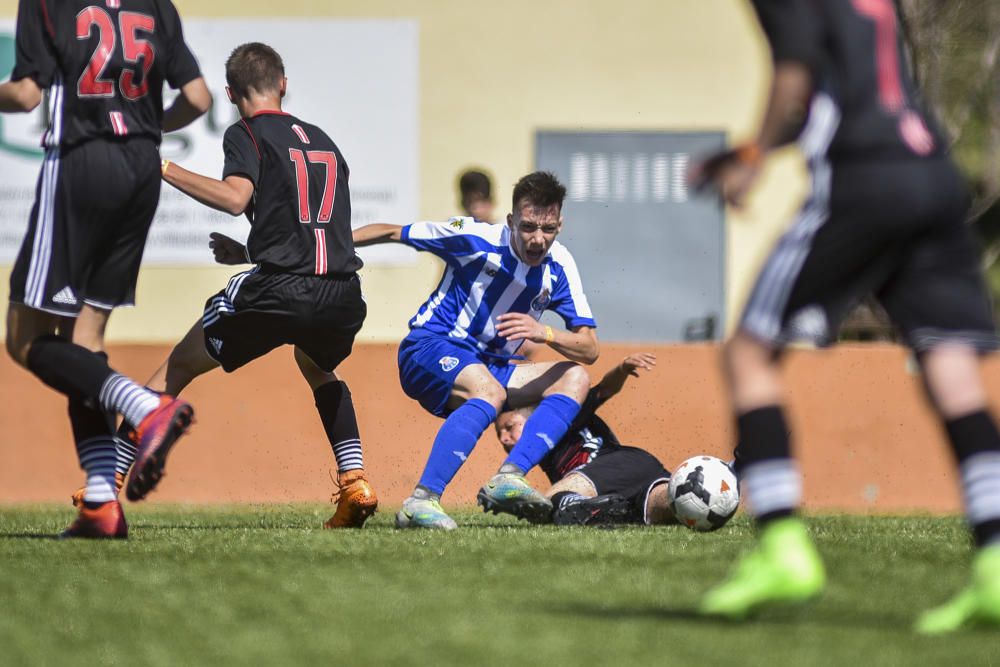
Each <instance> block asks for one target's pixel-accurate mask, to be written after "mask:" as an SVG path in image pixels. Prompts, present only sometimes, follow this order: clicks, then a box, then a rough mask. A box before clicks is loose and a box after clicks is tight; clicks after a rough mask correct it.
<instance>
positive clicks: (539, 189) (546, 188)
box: [512, 171, 566, 210]
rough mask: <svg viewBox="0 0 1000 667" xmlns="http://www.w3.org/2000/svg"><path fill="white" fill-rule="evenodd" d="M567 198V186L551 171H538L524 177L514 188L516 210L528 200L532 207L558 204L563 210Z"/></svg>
mask: <svg viewBox="0 0 1000 667" xmlns="http://www.w3.org/2000/svg"><path fill="white" fill-rule="evenodd" d="M565 198H566V186H565V185H563V184H562V183H560V182H559V179H558V178H556V176H555V174H553V173H552V172H549V171H536V172H534V173H531V174H528V175H527V176H523V177H522V178H521V180H519V181H518V182H517V185H515V186H514V208H513V209H512V210H517V205H518V203H519V202H520V201H521V200H522V199H527V200H528V203H530V204H531V205H532V206H539V207H542V208H545V207H548V206H552V205H553V204H556V205H558V206H559V208H560V209H562V204H563V199H565Z"/></svg>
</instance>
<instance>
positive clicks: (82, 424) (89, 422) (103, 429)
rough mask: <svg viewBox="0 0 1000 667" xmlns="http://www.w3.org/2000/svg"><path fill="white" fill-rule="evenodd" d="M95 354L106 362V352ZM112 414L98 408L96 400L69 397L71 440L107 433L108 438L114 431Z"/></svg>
mask: <svg viewBox="0 0 1000 667" xmlns="http://www.w3.org/2000/svg"><path fill="white" fill-rule="evenodd" d="M94 354H96V355H97V356H99V357H100V358H101V359H103V360H104V362H105V363H107V360H108V355H107V353H106V352H95V353H94ZM112 420H113V415H109V414H108V413H106V412H104V410H102V409H101V408H100V405H99V404H97V401H92V400H85V399H82V398H80V397H78V396H74V397H71V398H70V399H69V423H70V425H71V426H72V427H73V440H74V442H76V444H78V445H79V444H80V443H81V442H85V441H87V440H90V439H91V438H96V437H98V436H101V435H107V436H108V437H109V438H110V437H111V434H112V433H114V421H112Z"/></svg>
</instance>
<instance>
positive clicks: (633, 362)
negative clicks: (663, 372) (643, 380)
mask: <svg viewBox="0 0 1000 667" xmlns="http://www.w3.org/2000/svg"><path fill="white" fill-rule="evenodd" d="M654 366H656V355H655V354H652V353H650V352H637V353H635V354H630V355H628V356H627V357H625V360H624V361H622V370H623V371H625V372H626V373H628V374H629V375H631V376H632V377H639V369H640V368H641V369H642V370H644V371H651V370H653V367H654Z"/></svg>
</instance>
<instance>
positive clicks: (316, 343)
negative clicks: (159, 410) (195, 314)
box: [130, 42, 377, 528]
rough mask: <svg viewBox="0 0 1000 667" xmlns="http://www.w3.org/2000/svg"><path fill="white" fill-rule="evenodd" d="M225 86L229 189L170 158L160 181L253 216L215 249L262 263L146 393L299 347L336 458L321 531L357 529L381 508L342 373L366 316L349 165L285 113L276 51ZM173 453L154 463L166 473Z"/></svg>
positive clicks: (254, 54) (241, 56) (214, 303)
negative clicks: (233, 111)
mask: <svg viewBox="0 0 1000 667" xmlns="http://www.w3.org/2000/svg"><path fill="white" fill-rule="evenodd" d="M226 83H227V84H228V85H227V86H226V93H227V94H228V95H229V99H230V101H232V103H233V104H235V105H236V108H237V109H238V110H239V112H240V120H239V121H237V122H236V123H234V124H233V125H232V126H231V127H230V128H229V129H228V130H226V134H225V137H224V138H223V150H224V152H225V156H226V160H225V166H224V168H223V176H222V180H217V179H214V178H210V177H207V176H202V175H199V174H195V173H193V172H191V171H188V170H186V169H184V168H183V167H180V166H179V165H176V164H173V163H171V162H168V161H164V163H163V167H162V170H163V179H164V180H165V181H166V182H167V183H170V184H171V185H173V186H174V187H176V188H177V189H179V190H181V191H182V192H184V193H185V194H188V195H190V196H191V197H193V198H194V199H197V200H198V201H200V202H201V203H203V204H205V205H207V206H210V207H212V208H214V209H217V210H220V211H225V212H227V213H230V214H232V215H240V214H242V213H246V215H247V218H248V219H249V221H250V225H251V229H250V236H249V238H248V240H247V245H246V246H243V244H241V243H239V242H237V241H234V240H233V239H231V238H229V237H227V236H223V235H221V234H214V235H213V241H212V244H211V245H212V247H213V250H214V252H215V258H216V261H218V262H220V263H222V264H243V263H248V262H253V263H255V264H256V265H257V266H256V267H254V268H253V269H251V270H250V271H246V272H243V273H239V274H237V275H235V276H233V277H232V278H231V279H230V280H229V284H228V286H227V287H226V288H225V289H224V290H222V291H221V292H219V293H218V294H216V295H215V296H213V297H212V298H210V299H209V300H208V302H207V303H206V304H205V313H204V315H203V317H202V318H201V319H200V320H198V321H197V322H195V324H194V326H193V327H191V330H190V331H189V332H188V333H187V335H186V336H185V337H184V339H183V340H182V341H181V342H180V343H178V344H177V346H176V347H175V348H174V349H173V351H172V352H171V353H170V357H169V358H168V359H167V361H166V363H164V364H163V366H161V367H160V369H159V370H157V372H156V374H155V375H154V376H153V377H152V379H150V381H149V383H148V386H149V387H151V388H153V389H155V390H157V391H166V392H167V393H172V394H176V393H178V392H180V391H181V390H182V389H184V387H186V386H187V385H188V384H189V383H190V382H191V381H192V380H193V379H194V378H196V377H198V376H199V375H201V374H203V373H207V372H208V371H210V370H212V369H214V368H217V367H219V366H221V367H222V369H223V370H224V371H226V372H227V373H229V372H232V371H234V370H236V369H237V368H239V367H241V366H243V365H244V364H247V363H249V362H251V361H253V360H254V359H256V358H257V357H260V356H263V355H264V354H267V353H268V352H270V351H271V350H273V349H275V348H276V347H280V346H282V345H294V346H295V361H296V362H297V363H298V366H299V369H300V370H301V372H302V375H303V377H304V378H305V379H306V382H308V383H309V387H310V388H311V389H312V391H313V396H314V398H315V400H316V407H317V409H318V410H319V415H320V419H321V420H322V422H323V427H324V428H325V429H326V434H327V437H328V438H329V440H330V445H331V446H332V448H333V453H334V456H335V457H336V459H337V467H338V487H339V493H338V495H339V504H338V506H337V511H336V513H335V514H334V515H333V516H332V517H331V518H330V519H329V520H328V521H327V522H326V523H325V524H324V526H325V527H327V528H335V527H347V526H357V527H360V526H362V525H363V524H364V522H365V519H367V518H368V516H369V515H371V513H372V512H374V511H375V508H376V505H377V500H376V497H375V493H374V491H373V490H372V488H371V486H369V484H368V482H367V480H366V479H365V473H364V466H363V461H362V452H361V438H360V435H359V433H358V424H357V417H356V416H355V413H354V404H353V402H352V400H351V392H350V390H349V389H348V388H347V384H346V383H344V382H343V381H342V380H341V379H340V378H338V377H337V375H336V373H335V370H336V368H337V366H338V365H340V363H341V362H342V361H343V360H344V359H346V358H347V357H348V355H350V353H351V348H352V346H353V344H354V337H355V335H356V334H357V332H358V331H359V330H360V329H361V325H362V323H363V322H364V320H365V315H366V312H367V311H366V306H365V302H364V299H362V297H361V285H360V282H359V280H358V275H357V270H358V269H360V268H361V259H360V258H359V257H358V256H357V254H356V253H355V252H354V244H353V241H352V240H351V201H350V190H349V188H348V182H347V181H348V174H349V172H348V168H347V163H346V162H345V161H344V156H343V155H342V154H341V153H340V149H338V148H337V146H336V145H335V144H334V143H333V141H332V140H331V139H330V137H329V136H327V134H326V133H325V132H323V130H321V129H320V128H319V127H317V126H315V125H311V124H309V123H307V122H305V121H303V120H300V119H298V118H296V117H295V116H292V115H290V114H287V113H285V112H284V111H282V110H281V99H282V97H284V95H285V88H286V85H287V79H286V78H285V68H284V64H283V63H282V60H281V56H279V55H278V54H277V53H276V52H275V51H274V49H272V48H271V47H269V46H267V45H265V44H260V43H256V42H254V43H249V44H243V45H241V46H238V47H236V48H235V49H234V50H233V52H232V55H230V56H229V59H228V60H227V61H226ZM166 454H167V451H163V452H162V454H161V456H160V457H159V458H158V462H159V468H160V469H162V465H163V463H165V459H166ZM160 469H158V470H156V471H155V478H154V479H151V480H150V485H149V486H150V488H152V487H153V486H155V484H156V482H157V481H158V479H159V474H160ZM335 497H336V496H335ZM130 498H131V496H130Z"/></svg>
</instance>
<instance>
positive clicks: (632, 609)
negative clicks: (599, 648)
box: [551, 603, 912, 632]
mask: <svg viewBox="0 0 1000 667" xmlns="http://www.w3.org/2000/svg"><path fill="white" fill-rule="evenodd" d="M551 611H552V612H554V613H556V614H563V615H571V616H588V617H593V618H601V619H605V620H612V621H613V620H622V621H629V620H635V619H651V620H661V621H688V622H692V623H697V624H699V625H705V626H716V627H736V626H740V625H748V626H749V625H773V626H792V625H797V626H801V625H815V626H823V627H829V626H839V627H843V628H855V629H875V628H877V629H879V630H888V629H892V630H900V631H905V632H909V631H910V624H911V623H912V619H901V618H899V617H897V616H894V615H892V614H888V613H870V612H860V611H857V610H852V611H851V612H850V613H849V614H843V615H842V614H837V613H832V614H831V613H830V611H829V610H824V611H819V610H816V609H815V608H814V605H812V604H806V605H798V606H788V607H771V608H768V609H763V610H761V611H760V612H759V613H757V614H756V615H754V616H752V617H751V618H748V619H745V620H742V621H739V620H732V619H728V618H723V617H719V616H703V615H701V614H699V613H698V612H697V611H696V610H695V609H694V608H693V607H667V606H660V605H642V606H639V605H635V606H614V607H611V606H607V605H595V604H587V603H576V604H567V605H561V606H557V607H551Z"/></svg>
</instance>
